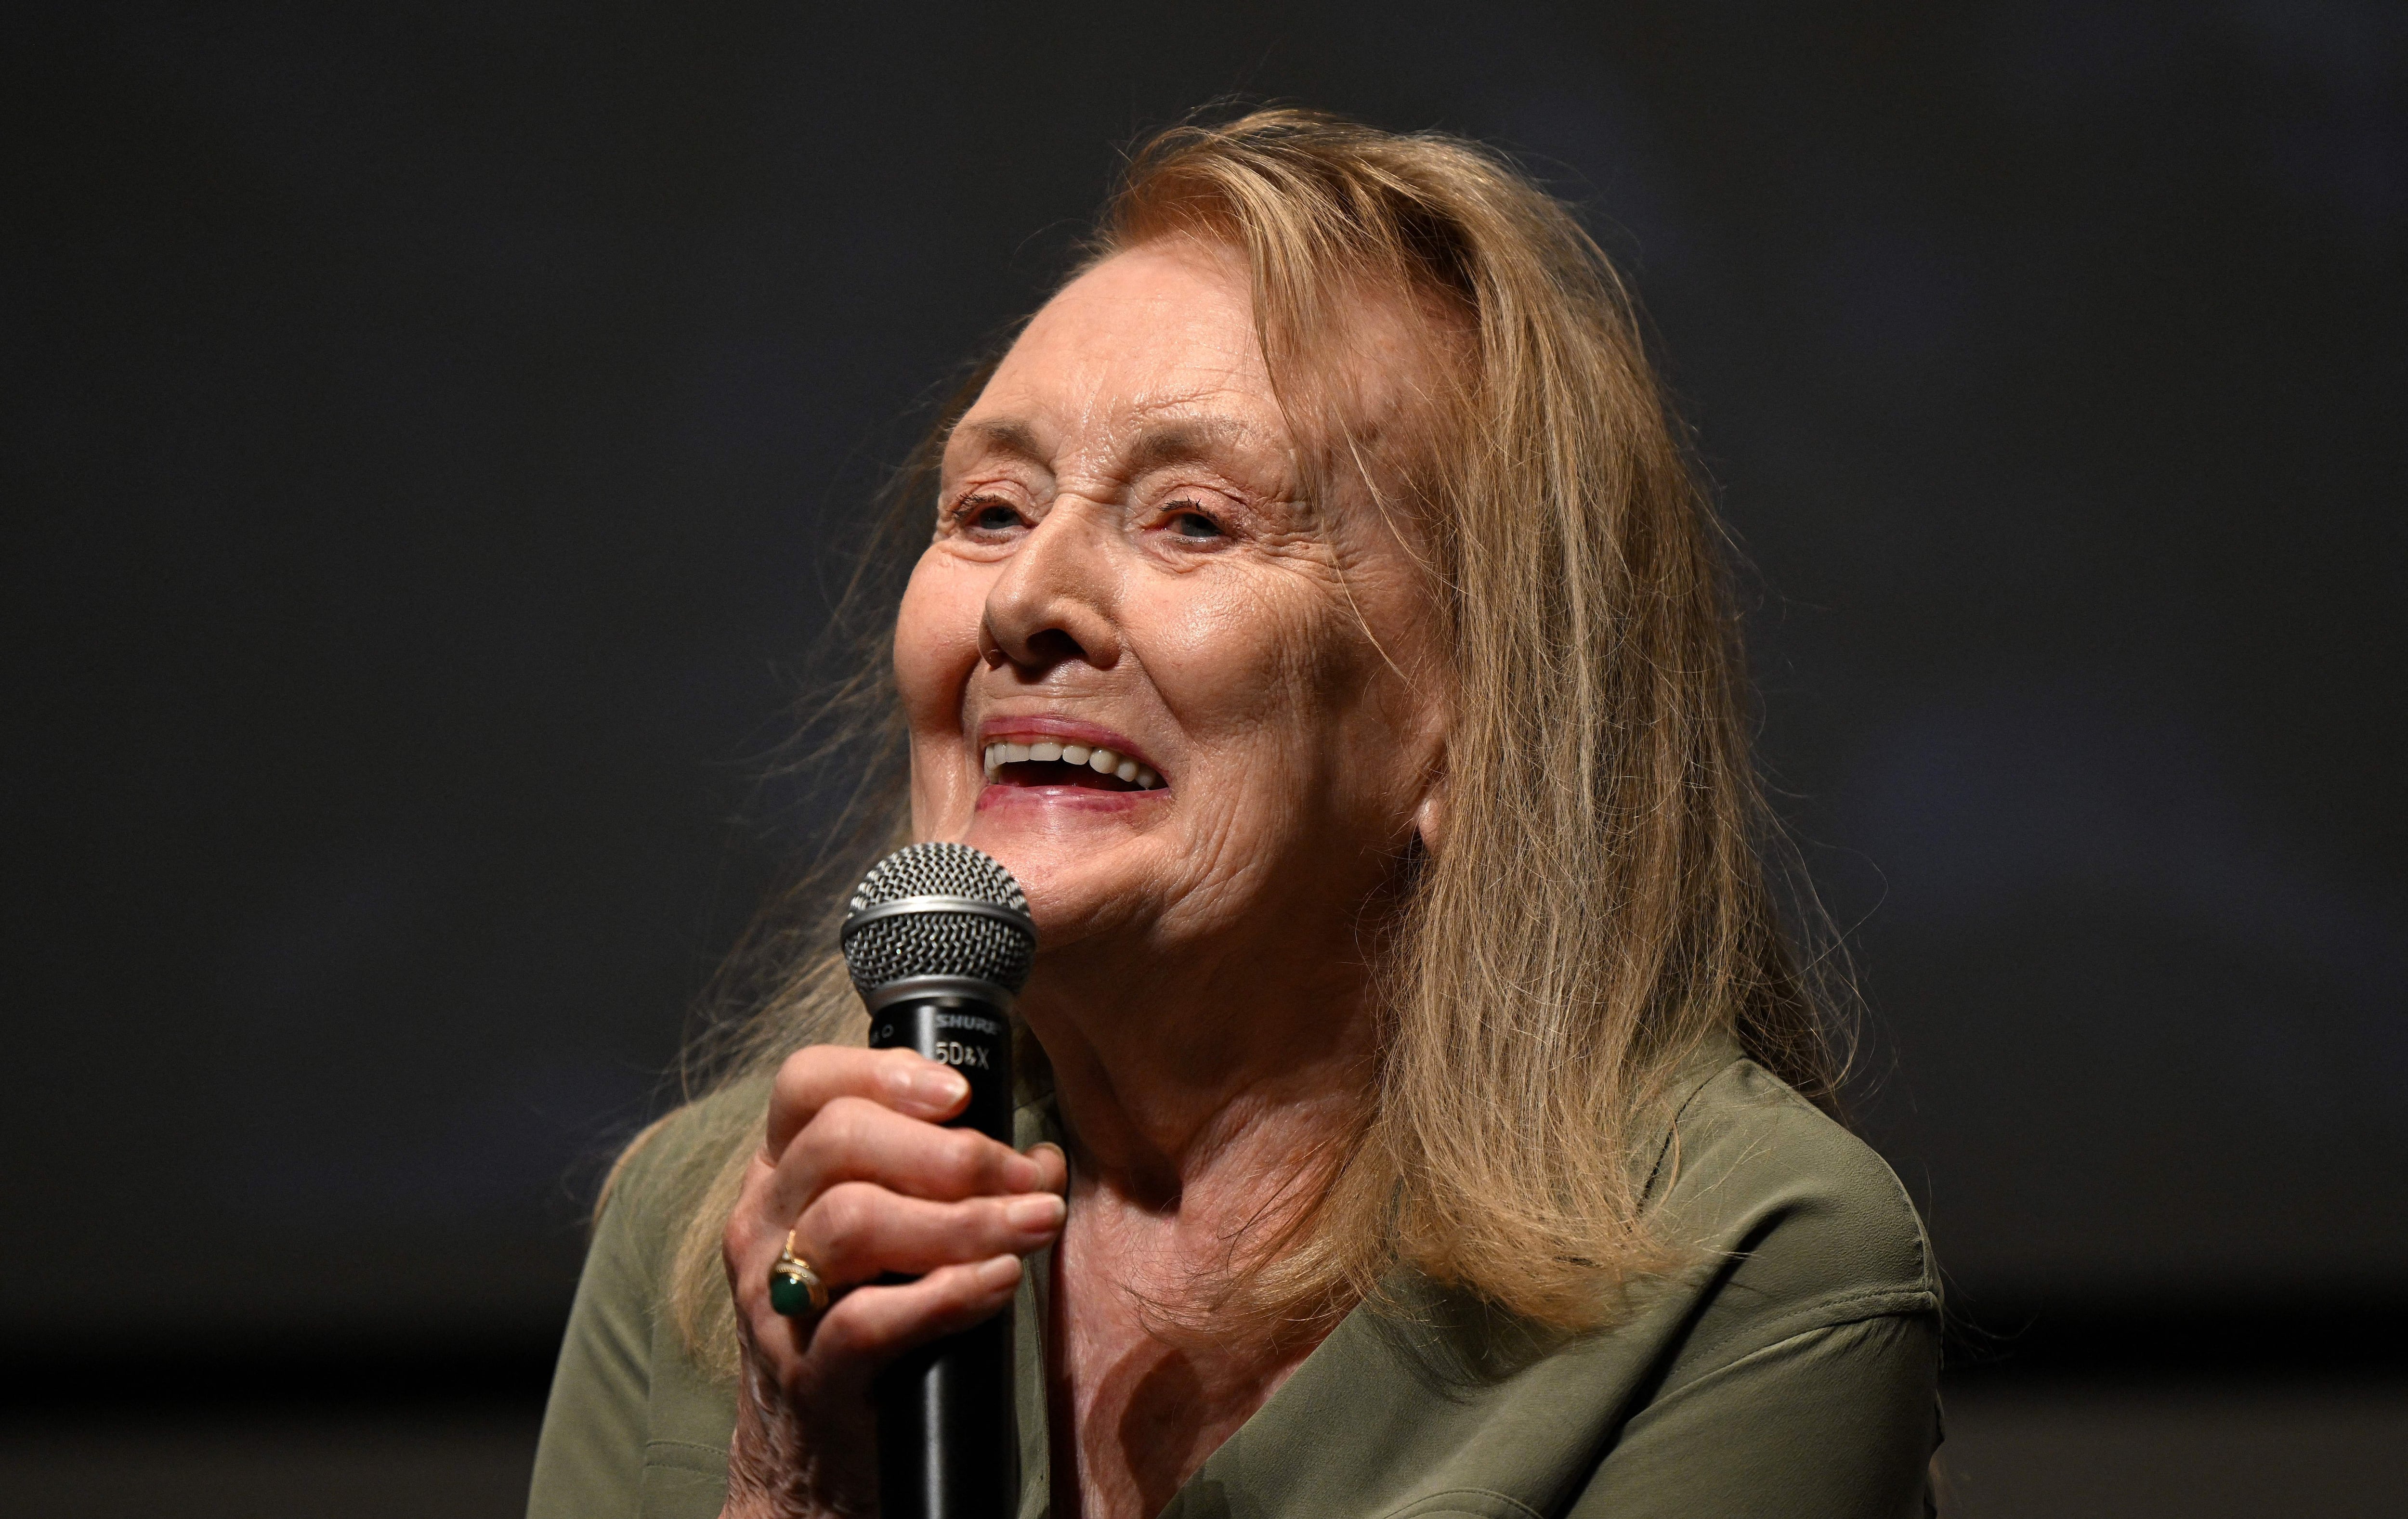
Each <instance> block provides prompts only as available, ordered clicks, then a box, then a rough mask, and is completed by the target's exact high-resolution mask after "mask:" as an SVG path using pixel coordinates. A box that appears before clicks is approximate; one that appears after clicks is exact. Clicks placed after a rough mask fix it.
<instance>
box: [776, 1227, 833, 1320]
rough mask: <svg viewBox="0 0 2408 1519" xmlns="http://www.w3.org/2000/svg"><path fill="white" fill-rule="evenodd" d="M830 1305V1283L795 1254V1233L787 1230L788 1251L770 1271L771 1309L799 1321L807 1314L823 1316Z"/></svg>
mask: <svg viewBox="0 0 2408 1519" xmlns="http://www.w3.org/2000/svg"><path fill="white" fill-rule="evenodd" d="M827 1305H828V1290H827V1283H824V1282H822V1281H821V1280H820V1274H819V1273H818V1272H817V1271H814V1270H812V1269H811V1263H810V1262H809V1261H807V1260H805V1259H803V1257H801V1256H800V1255H797V1254H795V1231H794V1230H792V1229H788V1230H787V1231H786V1248H785V1249H783V1250H781V1251H780V1252H779V1253H778V1261H777V1264H776V1265H774V1266H772V1267H770V1268H769V1306H770V1308H772V1309H774V1310H776V1311H778V1312H781V1313H783V1314H785V1315H786V1316H787V1317H788V1318H800V1317H801V1316H802V1315H803V1314H805V1313H824V1312H826V1311H827Z"/></svg>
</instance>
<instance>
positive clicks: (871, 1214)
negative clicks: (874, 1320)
mask: <svg viewBox="0 0 2408 1519" xmlns="http://www.w3.org/2000/svg"><path fill="white" fill-rule="evenodd" d="M1064 1211H1065V1209H1064V1204H1063V1201H1062V1199H1061V1198H1060V1197H1056V1196H1054V1194H1053V1193H1051V1192H1024V1193H1021V1194H1019V1195H1017V1196H1015V1197H972V1198H969V1199H968V1200H967V1201H963V1202H930V1201H927V1200H926V1199H925V1198H921V1197H897V1196H896V1194H894V1193H892V1192H889V1191H887V1190H886V1189H885V1188H884V1187H881V1186H877V1185H874V1184H872V1183H870V1182H842V1183H840V1184H839V1185H837V1186H832V1187H830V1188H828V1189H827V1190H826V1191H825V1192H823V1193H821V1194H820V1195H819V1197H818V1198H817V1200H815V1201H813V1202H812V1204H811V1205H810V1207H809V1208H807V1209H805V1210H804V1211H803V1216H802V1218H801V1219H800V1220H799V1221H798V1222H797V1223H796V1225H795V1240H796V1249H797V1250H799V1251H800V1252H801V1253H802V1255H803V1258H804V1259H805V1260H808V1261H810V1264H811V1269H812V1270H814V1271H816V1272H818V1273H819V1277H820V1280H821V1281H823V1282H825V1283H828V1284H829V1285H830V1286H849V1285H851V1284H853V1283H856V1282H867V1281H870V1280H871V1279H873V1278H875V1277H878V1276H882V1275H883V1274H885V1273H886V1272H889V1271H896V1272H901V1273H904V1274H907V1275H911V1276H918V1275H922V1274H924V1273H925V1272H929V1271H934V1270H938V1269H939V1268H943V1267H947V1266H958V1265H962V1264H965V1263H968V1262H974V1261H982V1260H986V1259H988V1258H989V1257H991V1256H996V1255H1025V1254H1028V1253H1029V1252H1030V1251H1032V1250H1042V1249H1044V1248H1045V1246H1047V1245H1048V1244H1051V1243H1052V1242H1053V1240H1054V1235H1055V1234H1057V1233H1059V1232H1060V1230H1061V1227H1062V1218H1063V1214H1064Z"/></svg>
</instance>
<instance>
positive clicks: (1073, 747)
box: [983, 739, 1164, 791]
mask: <svg viewBox="0 0 2408 1519" xmlns="http://www.w3.org/2000/svg"><path fill="white" fill-rule="evenodd" d="M983 758H984V760H985V764H986V779H987V781H988V783H989V784H990V785H1000V786H1083V787H1085V788H1087V789H1088V790H1090V791H1160V790H1163V789H1164V787H1163V782H1162V777H1161V776H1159V775H1157V774H1155V773H1154V769H1153V768H1152V767H1149V766H1145V765H1141V764H1140V763H1139V762H1138V761H1136V760H1134V759H1130V758H1127V757H1126V756H1125V755H1121V754H1116V753H1114V752H1112V751H1111V750H1109V749H1090V748H1089V747H1087V746H1086V745H1085V744H1066V743H1059V742H1056V741H1054V740H1053V739H1045V740H1041V741H1039V742H1037V743H1026V744H1014V743H991V744H989V745H987V746H986V751H985V754H984V756H983Z"/></svg>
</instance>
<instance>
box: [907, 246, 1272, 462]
mask: <svg viewBox="0 0 2408 1519" xmlns="http://www.w3.org/2000/svg"><path fill="white" fill-rule="evenodd" d="M1175 416H1184V417H1189V418H1193V419H1195V420H1196V421H1197V422H1199V423H1200V422H1205V421H1207V420H1210V419H1219V420H1220V423H1221V424H1222V429H1223V430H1225V431H1226V430H1228V429H1229V424H1233V423H1234V424H1238V425H1240V426H1242V427H1243V429H1244V430H1245V431H1246V432H1249V433H1252V432H1256V431H1266V430H1271V431H1275V430H1276V429H1277V423H1278V406H1277V403H1276V401H1275V399H1274V397H1273V396H1272V394H1271V387H1270V376H1269V371H1268V370H1267V369H1266V367H1265V366H1264V364H1263V358H1262V351H1261V348H1260V346H1259V345H1258V344H1257V343H1256V341H1255V339H1254V311H1253V304H1252V300H1251V298H1250V296H1249V294H1248V288H1247V283H1246V278H1245V272H1244V269H1243V267H1242V265H1238V264H1237V262H1236V260H1235V259H1234V257H1233V256H1231V255H1228V254H1226V253H1224V252H1223V251H1220V250H1216V249H1211V248H1206V247H1200V246H1195V245H1179V246H1164V247H1147V248H1140V249H1136V250H1132V251H1128V252H1124V253H1117V254H1114V255H1113V256H1112V257H1111V258H1108V259H1106V260H1104V261H1103V262H1102V263H1100V264H1098V265H1096V266H1095V267H1094V268H1092V269H1090V270H1088V271H1087V272H1086V273H1084V274H1082V275H1081V276H1080V277H1079V278H1078V279H1074V280H1072V281H1071V282H1070V283H1069V284H1068V286H1066V287H1064V289H1063V290H1062V292H1061V293H1060V294H1057V295H1055V296H1054V299H1052V300H1051V301H1048V302H1047V303H1046V305H1045V308H1044V309H1043V310H1041V311H1039V312H1038V313H1037V315H1036V317H1035V318H1033V319H1032V320H1031V321H1030V322H1029V323H1028V326H1027V329H1026V330H1025V331H1024V332H1023V333H1022V334H1021V336H1020V339H1019V341H1017V342H1015V343H1013V344H1012V346H1011V352H1009V353H1007V354H1006V355H1005V356H1004V360H1003V362H1002V364H1001V365H997V366H996V372H995V376H994V378H993V379H992V380H989V381H988V382H987V385H986V389H985V390H984V391H983V392H982V394H980V396H979V398H978V400H977V402H976V403H975V404H974V405H972V407H971V408H970V409H969V412H968V415H967V416H965V417H964V418H963V420H962V424H961V426H960V427H959V428H958V429H956V431H955V433H954V439H955V442H956V444H968V445H971V446H973V447H976V446H982V445H984V444H986V443H988V442H994V441H1002V442H1020V443H1023V444H1026V445H1040V444H1043V443H1047V442H1059V441H1067V438H1066V437H1065V435H1077V434H1082V433H1092V432H1096V431H1098V430H1119V429H1121V428H1125V427H1126V426H1127V425H1128V424H1130V423H1137V422H1140V421H1152V420H1160V419H1165V418H1167V417H1175Z"/></svg>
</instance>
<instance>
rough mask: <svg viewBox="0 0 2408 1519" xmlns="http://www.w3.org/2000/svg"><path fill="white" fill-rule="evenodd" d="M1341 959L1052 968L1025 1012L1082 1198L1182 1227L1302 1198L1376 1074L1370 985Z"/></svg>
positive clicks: (1188, 955) (1140, 956) (1076, 954)
mask: <svg viewBox="0 0 2408 1519" xmlns="http://www.w3.org/2000/svg"><path fill="white" fill-rule="evenodd" d="M1347 951H1348V952H1349V953H1326V954H1325V953H1275V952H1272V951H1269V950H1268V949H1267V948H1266V947H1265V946H1261V945H1258V944H1257V945H1245V946H1235V945H1233V946H1229V947H1227V948H1226V949H1224V950H1221V951H1219V952H1218V953H1215V952H1213V951H1211V950H1209V949H1207V950H1203V951H1195V950H1190V951H1185V952H1183V953H1181V954H1180V955H1179V956H1178V957H1177V963H1176V967H1175V968H1172V967H1168V966H1166V964H1165V963H1164V960H1163V958H1162V957H1161V956H1159V955H1158V954H1155V953H1146V952H1145V951H1144V950H1143V949H1142V947H1122V946H1115V945H1111V944H1085V945H1075V946H1071V947H1069V948H1068V950H1066V951H1065V952H1064V953H1062V954H1061V955H1060V956H1058V957H1054V958H1052V959H1051V961H1050V963H1049V964H1047V965H1046V967H1044V970H1045V974H1044V977H1043V981H1042V984H1041V986H1039V987H1032V988H1031V991H1032V993H1033V994H1034V995H1032V996H1028V997H1025V998H1024V999H1023V1003H1022V1012H1023V1014H1024V1016H1025V1017H1026V1019H1027V1021H1028V1024H1029V1026H1030V1028H1031V1030H1032V1031H1033V1032H1034V1033H1035V1034H1036V1035H1037V1038H1038V1039H1039V1042H1040V1043H1041V1044H1042V1045H1043V1046H1044V1047H1045V1052H1046V1055H1047V1057H1048V1059H1049V1060H1050V1061H1051V1063H1052V1065H1053V1068H1054V1097H1055V1102H1056V1105H1057V1107H1058V1109H1059V1111H1060V1113H1061V1117H1062V1123H1063V1127H1064V1129H1065V1130H1066V1131H1067V1135H1068V1143H1069V1148H1070V1158H1071V1160H1072V1163H1073V1170H1074V1173H1075V1174H1077V1176H1078V1177H1079V1179H1080V1182H1081V1183H1082V1191H1092V1190H1100V1191H1103V1192H1106V1193H1109V1194H1111V1195H1112V1196H1114V1197H1117V1198H1118V1199H1120V1200H1122V1201H1124V1202H1125V1203H1126V1204H1128V1205H1131V1206H1133V1207H1135V1208H1137V1209H1139V1210H1141V1211H1147V1212H1152V1213H1157V1214H1164V1215H1177V1216H1184V1215H1188V1214H1191V1213H1195V1212H1197V1211H1201V1212H1202V1213H1204V1214H1207V1215H1216V1216H1217V1215H1222V1214H1224V1213H1226V1212H1227V1211H1229V1210H1230V1209H1232V1208H1235V1209H1239V1210H1242V1211H1243V1212H1244V1213H1245V1214H1247V1215H1249V1216H1258V1215H1260V1214H1261V1213H1262V1212H1263V1211H1264V1208H1265V1204H1266V1203H1267V1202H1272V1201H1273V1200H1274V1199H1277V1198H1290V1199H1293V1200H1297V1201H1300V1200H1302V1197H1301V1194H1303V1193H1304V1191H1305V1187H1306V1184H1307V1183H1308V1182H1309V1177H1308V1176H1307V1175H1305V1174H1303V1173H1305V1172H1308V1171H1310V1170H1312V1169H1313V1168H1311V1167H1309V1166H1304V1165H1300V1164H1299V1162H1302V1161H1304V1160H1305V1158H1306V1157H1308V1156H1310V1155H1311V1154H1313V1153H1314V1152H1315V1151H1316V1150H1317V1149H1318V1148H1319V1147H1320V1146H1322V1145H1325V1144H1327V1143H1332V1142H1340V1141H1342V1139H1344V1138H1345V1136H1347V1135H1348V1134H1349V1133H1351V1132H1352V1129H1353V1126H1354V1125H1355V1121H1356V1119H1357V1117H1358V1115H1359V1114H1360V1112H1361V1110H1362V1105H1363V1103H1364V1101H1365V1100H1366V1099H1367V1097H1368V1096H1369V1091H1370V1084H1371V1080H1372V1076H1373V1066H1374V1040H1373V1037H1372V1019H1371V1015H1370V1000H1371V999H1370V977H1369V969H1368V967H1365V966H1364V965H1362V964H1361V963H1360V959H1359V956H1358V955H1357V954H1355V953H1351V952H1352V944H1351V941H1350V942H1349V943H1348V945H1347ZM1196 1222H1199V1223H1200V1222H1204V1220H1203V1219H1197V1220H1196Z"/></svg>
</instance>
